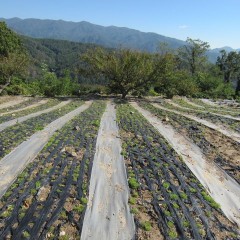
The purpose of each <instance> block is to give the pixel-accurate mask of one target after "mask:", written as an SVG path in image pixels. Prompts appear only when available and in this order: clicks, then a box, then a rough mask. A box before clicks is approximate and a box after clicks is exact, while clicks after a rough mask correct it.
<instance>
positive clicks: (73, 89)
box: [0, 22, 240, 98]
mask: <svg viewBox="0 0 240 240" xmlns="http://www.w3.org/2000/svg"><path fill="white" fill-rule="evenodd" d="M0 34H1V35H0V92H2V94H4V93H7V94H27V95H46V96H59V95H82V94H84V93H115V94H121V95H122V97H123V98H124V97H126V95H128V94H131V95H136V96H143V95H159V94H161V95H165V96H166V97H173V96H174V95H181V96H191V97H210V98H233V97H234V98H238V97H239V94H240V53H237V52H230V53H227V52H225V51H221V53H220V57H219V58H218V60H217V62H216V64H212V63H210V62H209V61H208V60H207V57H206V53H207V51H208V50H209V44H208V43H207V42H203V41H201V40H193V39H190V38H188V39H187V41H186V45H185V46H183V47H181V48H179V49H178V50H174V51H173V50H172V49H169V48H168V46H167V45H166V44H161V45H160V46H159V49H158V52H157V53H155V54H150V53H144V52H139V51H132V50H129V49H106V48H101V47H97V46H95V45H92V44H81V43H75V42H69V41H61V40H51V39H32V38H28V37H22V36H21V37H19V36H18V35H16V34H15V33H14V32H12V31H11V30H9V29H8V28H7V26H6V24H5V23H3V22H0Z"/></svg>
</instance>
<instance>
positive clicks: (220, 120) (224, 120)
mask: <svg viewBox="0 0 240 240" xmlns="http://www.w3.org/2000/svg"><path fill="white" fill-rule="evenodd" d="M157 102H158V103H159V104H161V105H162V106H163V107H167V108H169V109H173V110H177V111H179V112H184V113H189V114H191V115H193V116H196V117H198V118H201V119H205V120H208V121H210V122H212V123H214V124H216V125H219V126H223V127H225V128H228V129H230V130H234V131H236V132H237V133H239V132H240V121H239V120H236V119H231V118H228V117H224V116H219V115H215V114H214V113H211V112H202V110H201V111H199V110H194V109H193V110H191V109H183V108H179V107H177V106H173V105H171V104H170V103H166V102H165V101H164V100H158V101H157ZM233 118H234V117H233Z"/></svg>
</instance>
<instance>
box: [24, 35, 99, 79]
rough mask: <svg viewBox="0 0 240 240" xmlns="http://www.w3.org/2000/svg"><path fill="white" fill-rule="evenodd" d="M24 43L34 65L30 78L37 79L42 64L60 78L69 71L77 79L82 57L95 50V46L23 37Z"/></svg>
mask: <svg viewBox="0 0 240 240" xmlns="http://www.w3.org/2000/svg"><path fill="white" fill-rule="evenodd" d="M21 40H22V43H23V45H24V47H25V48H26V49H27V51H28V53H29V56H30V58H31V61H32V63H33V65H32V66H31V71H30V77H31V78H36V77H38V76H39V75H40V74H41V71H42V64H46V65H47V66H48V69H49V71H51V72H55V73H56V75H57V76H58V77H61V76H63V75H64V72H65V71H66V70H68V71H69V72H71V76H72V78H75V77H77V76H75V75H76V71H77V66H78V64H79V59H80V56H81V55H82V54H83V53H85V52H86V51H87V49H90V48H93V47H94V45H93V44H85V43H76V42H70V41H64V40H53V39H34V38H30V37H25V36H21Z"/></svg>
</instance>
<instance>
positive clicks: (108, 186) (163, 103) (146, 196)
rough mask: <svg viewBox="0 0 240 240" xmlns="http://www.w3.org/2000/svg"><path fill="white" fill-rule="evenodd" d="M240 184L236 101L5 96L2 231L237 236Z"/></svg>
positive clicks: (0, 142)
mask: <svg viewBox="0 0 240 240" xmlns="http://www.w3.org/2000/svg"><path fill="white" fill-rule="evenodd" d="M8 103H11V104H8ZM14 103H15V104H14ZM239 184H240V109H239V108H238V107H237V106H235V105H234V106H232V105H230V106H228V105H227V104H225V105H224V106H223V107H222V106H219V105H217V104H215V105H214V104H211V103H208V101H202V100H200V99H196V100H195V99H173V100H166V99H161V98H152V99H141V100H140V99H128V100H127V101H122V100H120V99H101V98H98V99H87V100H86V99H76V98H74V99H70V98H69V99H61V98H59V99H46V98H44V99H43V98H22V97H17V98H16V97H13V98H11V97H0V188H1V189H0V239H62V240H63V239H82V240H85V239H129V240H130V239H139V240H141V239H152V240H155V239H232V240H237V239H240V230H239V227H240V209H239V208H240V204H239V203H240V185H239Z"/></svg>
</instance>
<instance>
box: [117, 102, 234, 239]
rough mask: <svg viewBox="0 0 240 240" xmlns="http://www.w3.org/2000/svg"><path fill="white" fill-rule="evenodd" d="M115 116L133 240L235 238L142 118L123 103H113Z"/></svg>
mask: <svg viewBox="0 0 240 240" xmlns="http://www.w3.org/2000/svg"><path fill="white" fill-rule="evenodd" d="M117 117H118V124H119V127H120V136H121V139H122V142H123V153H122V154H123V155H124V156H125V160H126V162H125V163H126V167H127V174H128V182H129V186H130V189H131V197H130V199H129V203H130V204H131V205H132V212H133V213H134V214H135V222H136V224H137V236H138V237H141V239H144V238H146V239H161V238H165V239H175V238H178V239H215V237H216V238H218V239H226V238H229V239H230V238H231V237H234V236H236V231H237V230H236V226H234V225H233V224H232V223H231V222H230V221H229V220H228V219H227V218H226V217H225V216H224V215H223V213H222V212H221V210H220V206H219V205H218V204H217V203H216V202H215V201H214V200H213V199H212V198H211V197H210V196H209V195H208V194H207V192H206V191H205V189H204V188H203V186H202V185H201V183H200V182H199V181H198V179H197V178H196V177H195V176H194V175H193V174H192V172H191V171H190V170H189V168H188V167H187V165H186V164H185V163H184V162H183V161H182V160H181V158H180V157H179V156H178V155H177V154H176V152H175V151H174V149H172V148H171V147H170V145H168V143H167V142H166V140H165V139H164V138H163V137H162V136H161V135H160V134H159V133H158V132H157V131H156V130H155V129H154V128H153V127H152V126H151V125H150V124H149V123H148V122H147V121H146V119H144V118H143V117H142V115H140V114H139V113H137V112H136V110H135V109H134V108H132V107H131V106H129V105H128V104H119V105H118V107H117ZM159 234H160V235H161V236H159Z"/></svg>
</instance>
